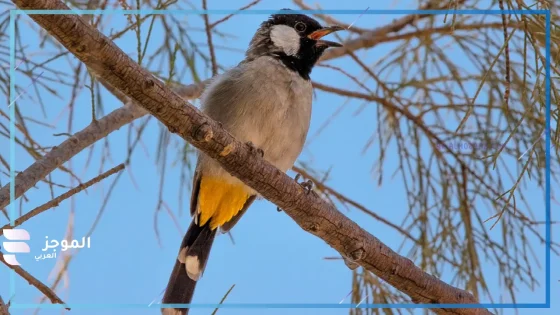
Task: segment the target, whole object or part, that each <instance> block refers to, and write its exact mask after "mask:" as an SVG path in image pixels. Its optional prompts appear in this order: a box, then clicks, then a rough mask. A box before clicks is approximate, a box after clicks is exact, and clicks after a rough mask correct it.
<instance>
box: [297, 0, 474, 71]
mask: <svg viewBox="0 0 560 315" xmlns="http://www.w3.org/2000/svg"><path fill="white" fill-rule="evenodd" d="M297 2H298V1H296V3H297ZM463 2H465V0H457V1H456V5H459V4H462V3H463ZM448 6H449V2H448V1H439V0H432V1H429V2H428V3H426V4H425V5H423V6H422V7H421V8H420V10H444V9H449V8H448ZM430 16H432V15H431V14H410V15H405V16H403V17H402V18H400V19H396V20H394V21H393V22H392V23H391V24H388V25H384V26H382V27H378V28H376V29H373V30H371V31H369V32H366V33H364V34H362V35H361V36H359V37H358V38H355V39H352V40H349V41H346V42H344V47H340V48H334V49H329V50H327V51H326V52H325V53H324V54H323V56H322V58H321V60H323V61H324V60H330V59H335V58H339V57H342V56H345V55H347V54H348V52H353V51H356V50H360V49H364V48H371V47H374V46H375V45H377V44H378V43H379V39H380V38H386V37H387V34H389V33H396V32H398V31H400V30H402V29H404V28H405V27H407V26H409V25H412V24H414V23H416V22H417V21H418V20H419V19H423V18H427V17H430Z"/></svg>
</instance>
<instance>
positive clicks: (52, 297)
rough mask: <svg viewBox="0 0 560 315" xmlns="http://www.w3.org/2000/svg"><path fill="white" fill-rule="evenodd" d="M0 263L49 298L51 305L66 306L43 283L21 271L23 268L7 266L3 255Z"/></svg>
mask: <svg viewBox="0 0 560 315" xmlns="http://www.w3.org/2000/svg"><path fill="white" fill-rule="evenodd" d="M0 261H1V262H2V263H3V264H4V265H6V266H8V268H10V269H12V270H13V271H15V272H16V273H17V274H18V275H20V276H21V277H22V278H23V279H25V280H27V282H28V283H29V284H30V285H32V286H34V287H36V288H37V290H39V291H40V292H41V293H43V294H44V295H45V296H46V297H47V298H49V300H51V302H52V303H53V304H63V305H66V303H64V301H62V300H61V299H60V298H59V297H58V295H56V293H55V292H54V291H53V290H51V289H49V287H47V286H46V285H45V284H44V283H42V282H41V281H39V280H38V279H37V278H35V277H33V276H32V275H31V274H30V273H29V272H27V271H25V270H23V268H21V267H20V266H12V265H10V264H8V263H7V262H6V261H5V260H4V255H0ZM65 308H66V309H67V310H70V308H69V307H65Z"/></svg>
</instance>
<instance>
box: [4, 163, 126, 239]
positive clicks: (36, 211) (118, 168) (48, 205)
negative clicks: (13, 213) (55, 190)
mask: <svg viewBox="0 0 560 315" xmlns="http://www.w3.org/2000/svg"><path fill="white" fill-rule="evenodd" d="M122 169H124V164H120V165H117V166H115V167H113V168H112V169H110V170H108V171H107V172H105V173H103V174H101V175H99V176H97V177H95V178H93V179H91V180H90V181H88V182H86V183H83V184H80V185H78V186H76V187H74V188H72V189H70V190H69V191H67V192H65V193H64V194H62V195H60V196H58V197H56V198H54V199H53V200H51V201H49V202H47V203H45V204H43V205H42V206H39V207H37V208H35V209H33V210H31V211H29V212H27V213H26V214H24V215H22V216H21V217H19V218H18V219H16V220H15V222H14V225H13V226H11V225H10V224H6V225H5V226H3V227H2V230H3V229H10V228H14V227H17V226H19V225H21V224H22V223H24V222H25V221H27V220H29V219H31V218H32V217H34V216H36V215H38V214H40V213H42V212H45V211H47V210H49V209H50V208H53V207H56V206H58V204H59V203H60V202H61V201H63V200H66V199H68V198H70V197H71V196H73V195H75V194H77V193H79V192H80V191H82V190H84V189H86V188H88V187H90V186H92V185H93V184H96V183H99V182H100V181H102V180H104V179H105V178H107V177H109V176H111V175H113V174H115V173H117V172H119V171H121V170H122ZM2 230H0V235H2V234H4V232H3V231H2Z"/></svg>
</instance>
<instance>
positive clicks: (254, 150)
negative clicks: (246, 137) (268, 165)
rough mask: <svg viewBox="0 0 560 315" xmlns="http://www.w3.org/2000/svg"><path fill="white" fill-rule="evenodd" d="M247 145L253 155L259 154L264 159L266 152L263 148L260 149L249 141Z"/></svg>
mask: <svg viewBox="0 0 560 315" xmlns="http://www.w3.org/2000/svg"><path fill="white" fill-rule="evenodd" d="M247 145H248V146H249V150H250V151H251V153H257V154H259V155H260V156H261V157H264V151H263V150H262V149H261V148H258V147H257V146H256V145H254V144H253V142H251V141H248V142H247Z"/></svg>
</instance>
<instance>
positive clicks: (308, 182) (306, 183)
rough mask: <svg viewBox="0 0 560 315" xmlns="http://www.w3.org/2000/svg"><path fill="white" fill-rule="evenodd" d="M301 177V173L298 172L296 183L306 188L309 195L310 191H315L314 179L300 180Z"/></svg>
mask: <svg viewBox="0 0 560 315" xmlns="http://www.w3.org/2000/svg"><path fill="white" fill-rule="evenodd" d="M300 178H301V174H297V175H296V178H295V180H296V183H298V184H299V185H300V186H301V187H303V189H305V191H306V192H307V194H308V195H309V193H310V192H313V185H314V184H313V181H311V180H310V179H308V180H306V181H302V182H298V181H299V179H300Z"/></svg>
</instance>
